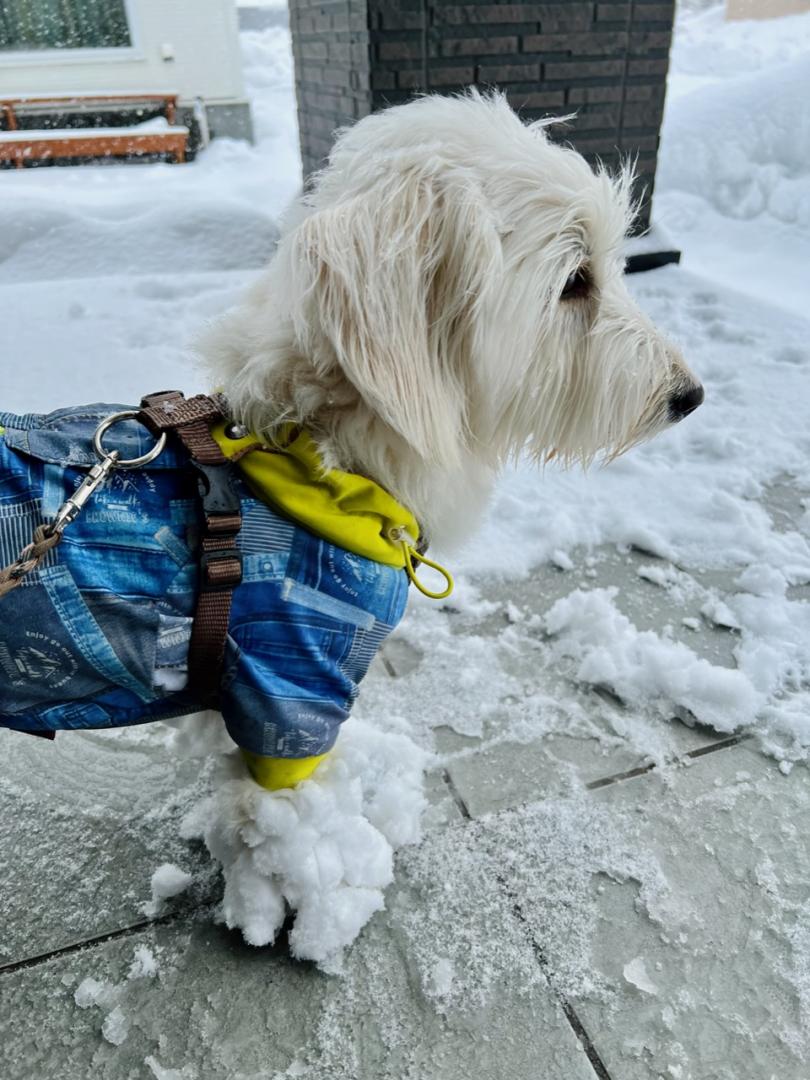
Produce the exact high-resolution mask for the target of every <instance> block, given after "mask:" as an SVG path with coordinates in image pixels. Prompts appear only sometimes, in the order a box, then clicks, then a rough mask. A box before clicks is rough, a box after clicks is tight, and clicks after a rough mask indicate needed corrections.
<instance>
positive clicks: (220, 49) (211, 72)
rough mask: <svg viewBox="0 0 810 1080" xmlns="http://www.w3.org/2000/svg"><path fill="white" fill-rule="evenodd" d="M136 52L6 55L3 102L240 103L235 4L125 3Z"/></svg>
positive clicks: (183, 0)
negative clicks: (142, 99) (127, 98)
mask: <svg viewBox="0 0 810 1080" xmlns="http://www.w3.org/2000/svg"><path fill="white" fill-rule="evenodd" d="M126 4H127V13H128V17H129V25H130V34H131V37H132V48H130V49H81V50H79V49H51V50H47V51H44V50H42V51H37V52H33V51H32V52H28V53H18V52H6V51H0V97H2V96H3V95H7V96H10V97H11V96H14V97H19V96H22V95H25V94H30V95H46V94H51V93H53V94H57V93H58V94H62V93H69V92H75V93H82V92H84V93H86V92H93V91H106V92H110V93H112V92H117V93H122V94H123V93H129V92H137V91H141V92H144V93H146V92H149V93H170V92H173V93H178V94H179V95H180V97H181V99H183V100H185V101H191V100H193V99H194V98H196V97H201V98H203V100H204V101H205V102H206V103H211V104H216V103H218V102H233V101H240V100H242V99H243V98H244V92H245V91H244V83H243V81H242V68H241V62H240V57H239V37H238V26H237V15H236V5H235V3H234V0H126Z"/></svg>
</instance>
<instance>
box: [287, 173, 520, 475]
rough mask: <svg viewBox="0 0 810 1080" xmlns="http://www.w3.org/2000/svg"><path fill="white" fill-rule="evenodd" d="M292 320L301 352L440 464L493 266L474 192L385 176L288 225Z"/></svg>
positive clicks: (448, 451)
mask: <svg viewBox="0 0 810 1080" xmlns="http://www.w3.org/2000/svg"><path fill="white" fill-rule="evenodd" d="M295 256H296V257H294V258H293V260H292V266H293V268H294V271H293V272H294V273H296V274H302V275H303V278H302V280H300V281H299V282H297V283H296V287H294V293H295V295H296V296H298V297H300V298H301V303H300V304H299V305H298V309H297V311H296V313H295V315H294V319H295V324H296V333H297V336H298V339H299V341H300V343H301V345H302V346H303V348H304V349H305V350H306V355H307V356H308V357H309V358H310V359H311V360H312V361H313V362H314V363H315V364H316V365H318V366H321V365H323V370H324V374H326V373H327V372H328V371H329V370H330V369H331V371H332V372H333V371H334V365H335V363H337V364H338V366H339V367H340V369H341V371H342V373H343V375H344V377H345V378H346V379H348V380H349V381H350V382H351V383H352V385H353V386H354V387H355V389H356V390H357V392H358V393H359V394H360V395H361V397H362V398H363V400H364V401H365V402H366V404H367V405H368V406H369V407H370V408H372V409H373V410H374V411H375V412H376V413H377V414H378V415H379V416H381V417H382V418H383V420H385V422H386V423H388V424H389V425H390V426H391V427H392V428H393V429H394V430H395V431H396V432H397V433H398V434H399V435H400V436H401V437H402V438H403V439H405V440H406V441H407V443H408V444H409V445H410V446H411V447H412V448H413V449H414V450H415V451H416V452H417V453H419V454H420V455H421V456H422V457H423V458H424V459H425V460H427V461H430V462H433V463H442V464H444V465H448V466H451V465H452V464H453V463H454V462H455V461H456V460H457V459H458V456H459V453H460V450H461V447H462V445H463V443H464V440H465V437H466V434H467V416H466V398H467V392H466V387H467V376H466V373H465V361H466V360H467V359H468V354H469V350H470V348H471V346H472V343H473V342H472V339H473V335H474V328H475V324H476V315H477V311H478V308H479V307H480V305H481V303H482V299H483V296H484V292H485V289H486V285H487V280H488V278H490V276H491V275H492V274H493V273H494V274H495V275H497V272H498V271H497V267H498V264H499V261H500V258H501V246H500V240H499V236H498V232H497V230H496V228H495V224H494V221H493V220H492V217H491V214H490V212H489V211H488V208H487V206H486V204H485V202H484V199H483V196H482V195H481V193H480V192H479V191H478V190H477V189H476V188H475V187H473V186H472V185H471V184H469V183H463V182H460V181H458V180H451V179H448V178H447V177H445V176H442V175H441V174H440V173H438V174H435V175H426V174H425V173H424V171H421V172H420V171H419V170H417V169H412V170H405V171H401V170H400V171H396V170H395V169H394V168H392V169H391V170H390V171H389V172H388V173H387V174H386V175H383V176H380V177H379V178H378V179H377V180H376V182H374V183H372V184H371V185H369V187H368V189H367V190H366V191H364V192H363V194H360V195H357V196H354V197H352V198H351V199H347V200H345V201H343V202H340V203H338V204H337V205H335V206H331V207H329V208H326V209H320V210H315V211H314V212H313V213H312V214H311V215H310V216H309V217H308V218H306V219H305V220H304V222H303V223H302V224H301V225H300V226H299V227H298V229H297V235H296V239H295Z"/></svg>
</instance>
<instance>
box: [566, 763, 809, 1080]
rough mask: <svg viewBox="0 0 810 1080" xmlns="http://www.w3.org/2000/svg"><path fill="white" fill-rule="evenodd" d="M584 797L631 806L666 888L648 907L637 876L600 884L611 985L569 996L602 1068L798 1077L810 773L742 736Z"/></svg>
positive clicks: (600, 954)
mask: <svg viewBox="0 0 810 1080" xmlns="http://www.w3.org/2000/svg"><path fill="white" fill-rule="evenodd" d="M591 797H592V798H594V799H596V800H598V801H599V802H600V803H601V804H602V805H604V806H605V807H606V809H607V808H611V809H615V810H625V811H630V812H633V811H636V812H637V813H638V815H639V820H640V841H639V843H640V849H641V850H646V851H648V852H650V853H651V854H652V855H654V856H655V857H656V858H657V860H658V861H659V863H660V866H661V868H662V869H663V872H664V875H665V878H666V881H667V882H668V885H669V896H668V897H667V898H666V900H665V901H664V903H663V905H662V908H663V910H657V911H656V910H652V911H651V910H649V909H648V908H647V906H646V905H645V902H644V900H643V898H642V897H641V896H640V894H639V888H638V885H637V883H633V882H624V883H622V882H619V881H615V880H610V879H609V878H604V879H602V880H600V881H599V882H598V885H597V888H598V890H599V892H598V894H595V895H596V899H597V903H598V907H599V912H600V914H599V924H598V927H597V931H596V933H595V935H594V940H593V964H594V969H595V971H596V972H599V973H601V974H602V975H604V976H605V977H606V979H607V980H608V981H609V983H610V986H611V987H612V991H613V992H612V993H611V995H610V997H609V1000H608V1001H606V1002H598V1001H593V1000H587V999H585V998H583V999H581V1000H576V999H575V1001H574V1005H575V1008H576V1010H577V1013H578V1015H579V1016H580V1018H581V1019H582V1021H583V1023H584V1024H585V1026H586V1028H587V1030H588V1033H589V1035H590V1037H591V1039H592V1040H593V1042H594V1044H595V1046H596V1048H597V1050H598V1052H599V1054H600V1055H601V1057H602V1059H603V1060H604V1062H605V1063H606V1065H607V1068H608V1072H609V1073H610V1075H611V1076H613V1077H621V1078H622V1080H649V1078H651V1077H655V1078H658V1077H662V1078H665V1080H670V1078H676V1080H739V1078H740V1077H751V1078H756V1080H770V1078H772V1077H774V1078H775V1077H779V1080H807V1077H808V1075H809V1073H808V1066H807V1054H808V1051H810V1036H809V1035H808V1032H809V1031H810V1026H808V1021H810V1013H809V1012H808V1010H809V1009H810V997H809V996H808V991H809V990H810V983H809V982H808V971H809V970H810V968H808V959H810V947H809V945H808V937H807V923H808V917H810V910H809V909H808V900H807V898H808V895H810V869H809V868H808V862H807V840H806V829H805V827H804V823H805V822H806V821H807V820H808V811H810V773H808V771H807V770H806V769H805V768H803V767H797V768H795V769H794V770H793V772H792V773H791V774H790V775H789V776H785V775H783V774H782V773H781V772H780V771H779V769H778V768H777V767H776V766H775V764H774V763H773V762H772V761H770V760H767V759H765V758H763V757H762V756H760V755H759V754H758V753H757V752H756V751H754V750H753V749H752V748H750V747H747V746H744V745H741V746H738V747H735V748H733V749H730V750H724V751H722V752H717V753H713V754H709V755H707V756H705V757H703V758H701V759H699V760H698V761H695V762H694V764H693V765H692V766H691V768H689V769H684V770H680V771H679V772H678V773H677V774H675V775H674V776H673V775H671V774H670V775H669V776H668V777H667V778H666V779H665V780H662V779H661V778H659V777H656V776H655V775H652V774H651V775H648V776H645V777H643V778H639V779H634V780H630V781H627V782H624V783H621V784H616V785H613V786H611V787H608V788H604V789H601V790H600V791H598V792H593V793H592V795H591Z"/></svg>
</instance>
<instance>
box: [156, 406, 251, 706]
mask: <svg viewBox="0 0 810 1080" xmlns="http://www.w3.org/2000/svg"><path fill="white" fill-rule="evenodd" d="M224 410H225V402H224V400H223V399H222V398H219V397H208V396H207V395H204V394H199V395H197V396H196V397H193V398H188V399H186V398H184V397H183V395H182V394H181V393H180V391H179V390H166V391H162V392H161V393H157V394H149V395H148V396H147V397H145V398H144V399H143V400H142V401H141V410H140V413H139V419H140V421H141V422H142V423H143V424H144V425H145V426H146V427H147V428H148V429H149V430H150V431H151V432H152V434H153V435H156V436H158V435H162V434H163V433H164V432H167V433H173V434H175V435H176V436H177V438H178V439H179V440H180V441H181V442H182V444H183V445H184V446H185V448H186V449H187V450H188V452H189V455H190V456H191V464H192V466H193V467H194V468H195V469H196V470H197V473H198V481H199V488H200V497H201V499H202V516H203V533H202V538H201V541H200V587H199V591H198V594H197V607H196V610H195V612H194V622H193V624H192V629H191V642H190V644H189V653H188V687H189V690H190V692H191V693H192V694H193V695H194V696H195V697H196V698H197V699H198V700H199V701H200V703H201V704H203V705H216V703H217V699H218V696H219V684H220V679H221V676H222V665H223V662H224V659H225V644H226V641H227V637H228V624H229V621H230V614H231V603H232V600H233V590H234V589H235V588H236V586H237V585H238V584H239V583H240V582H241V580H242V554H241V552H240V551H239V549H238V548H237V546H236V537H237V534H238V533H239V530H240V529H241V528H242V514H241V507H240V501H239V493H238V492H237V490H236V487H235V485H234V483H233V475H232V471H231V469H232V467H231V464H230V462H229V461H228V459H227V458H226V457H225V455H224V454H223V453H222V451H221V450H220V448H219V447H218V446H217V444H216V442H215V441H214V439H213V438H212V436H211V433H210V427H211V425H212V424H213V423H214V422H215V421H217V420H220V419H222V418H223V415H224Z"/></svg>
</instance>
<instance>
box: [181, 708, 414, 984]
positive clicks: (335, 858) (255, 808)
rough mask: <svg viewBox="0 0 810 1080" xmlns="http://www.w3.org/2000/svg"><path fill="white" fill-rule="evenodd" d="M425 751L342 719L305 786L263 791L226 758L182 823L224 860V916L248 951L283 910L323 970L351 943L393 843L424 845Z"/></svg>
mask: <svg viewBox="0 0 810 1080" xmlns="http://www.w3.org/2000/svg"><path fill="white" fill-rule="evenodd" d="M424 764H425V755H424V754H423V753H422V751H420V750H419V749H418V748H417V747H416V746H415V745H414V744H413V743H412V742H411V741H410V740H409V739H408V738H406V737H405V736H402V735H395V734H390V733H385V732H380V731H376V730H375V729H374V728H372V727H370V726H367V725H364V724H362V723H361V722H360V721H358V720H355V719H351V720H349V721H348V722H347V723H346V725H345V728H344V730H343V732H342V733H341V738H340V741H339V743H338V746H337V749H336V751H335V752H334V753H333V754H332V756H331V757H330V758H329V759H328V760H327V761H326V762H325V763H324V764H322V765H321V766H320V768H319V769H318V771H317V774H316V776H315V777H314V778H313V779H312V780H306V781H304V782H303V783H300V784H298V786H297V787H296V788H294V789H287V790H282V791H277V792H268V791H264V790H262V789H261V788H259V787H258V786H257V785H256V784H255V783H254V782H253V781H252V780H251V779H250V778H249V777H248V776H247V772H246V769H245V767H244V765H243V764H242V763H241V761H240V760H239V759H238V758H237V757H236V756H235V755H234V757H233V760H232V763H231V765H232V772H233V774H234V775H235V778H234V779H230V780H226V781H225V782H224V783H222V784H221V786H219V788H218V789H217V790H216V792H215V793H214V794H213V795H212V796H211V797H210V798H209V799H207V800H205V801H203V802H202V803H200V804H199V805H198V806H196V807H195V808H194V809H193V810H192V811H191V812H190V813H189V815H188V816H187V818H186V820H185V822H184V825H183V832H184V835H185V836H187V837H199V838H201V839H203V840H204V841H205V843H206V845H207V847H208V850H209V851H210V853H211V855H212V857H213V858H214V859H216V860H217V861H218V862H220V863H221V864H222V867H223V871H224V875H225V895H224V898H223V901H222V912H221V914H222V919H223V920H224V922H225V923H226V924H227V925H228V926H229V927H239V928H240V929H241V930H242V933H243V935H244V937H245V940H246V941H248V942H249V943H250V944H251V945H267V944H269V943H271V942H273V941H274V940H275V938H276V936H277V934H278V932H279V930H280V929H281V927H282V925H283V924H284V921H285V918H286V916H287V912H288V910H290V911H294V912H295V913H296V914H295V922H294V925H293V927H292V930H291V931H290V934H289V942H290V948H291V951H292V953H293V955H294V956H297V957H299V958H300V959H307V960H315V961H317V962H319V963H320V964H321V966H322V967H324V968H325V969H330V968H337V967H339V965H340V960H341V951H342V949H343V948H344V947H345V946H346V945H349V944H350V943H351V942H352V941H354V939H355V938H356V937H357V935H358V933H359V932H360V930H361V929H362V928H363V926H365V924H366V923H367V922H368V920H369V919H370V918H371V916H372V915H373V914H374V912H375V911H379V910H381V909H382V908H383V907H384V906H385V902H384V898H383V892H384V890H385V888H386V887H387V886H388V885H390V884H391V881H392V880H393V861H392V853H393V848H394V847H401V846H403V845H405V844H414V843H417V842H418V841H419V839H420V838H421V827H420V819H421V815H422V811H423V809H424V806H425V800H424V797H423V795H422V791H421V777H422V772H423V769H424Z"/></svg>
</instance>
